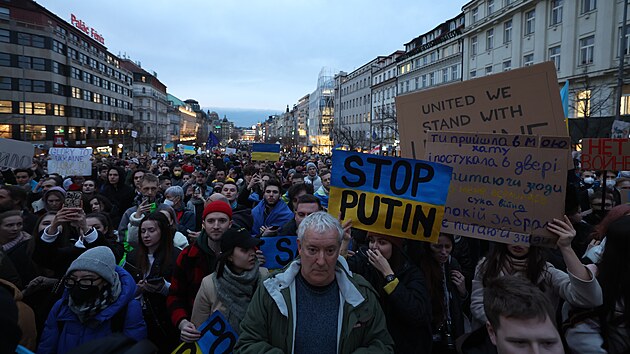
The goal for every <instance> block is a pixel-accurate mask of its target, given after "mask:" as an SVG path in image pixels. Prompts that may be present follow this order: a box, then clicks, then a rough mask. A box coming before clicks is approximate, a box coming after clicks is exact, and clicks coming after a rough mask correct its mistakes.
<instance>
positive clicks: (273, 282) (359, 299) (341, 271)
mask: <svg viewBox="0 0 630 354" xmlns="http://www.w3.org/2000/svg"><path fill="white" fill-rule="evenodd" d="M301 265H302V262H301V259H300V258H299V257H298V258H296V259H295V260H294V261H293V262H291V264H289V266H288V267H287V268H286V269H285V270H284V271H283V272H282V273H278V274H276V275H274V276H272V277H270V278H269V279H267V280H265V281H264V282H263V285H264V286H265V289H267V292H268V293H269V296H271V298H272V299H273V300H274V302H275V303H276V305H277V306H278V309H279V310H280V313H281V314H282V315H284V316H285V317H289V309H288V306H287V303H286V301H285V300H284V297H283V296H282V290H284V289H286V288H289V291H290V292H291V299H295V294H294V292H295V286H294V282H295V277H296V276H297V274H298V272H299V271H300V268H301ZM351 278H352V272H351V271H350V268H349V267H348V262H346V259H345V258H344V257H341V256H339V257H338V258H337V266H336V268H335V280H336V281H337V285H338V286H339V292H340V293H341V299H342V303H341V304H342V305H343V301H345V302H347V303H349V304H350V305H352V306H353V307H357V306H359V305H360V304H362V303H363V302H364V301H365V298H364V297H363V295H361V293H360V292H359V290H358V289H357V288H356V286H355V285H354V284H353V283H352V281H351V280H350V279H351Z"/></svg>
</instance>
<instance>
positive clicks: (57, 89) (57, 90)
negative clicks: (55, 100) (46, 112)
mask: <svg viewBox="0 0 630 354" xmlns="http://www.w3.org/2000/svg"><path fill="white" fill-rule="evenodd" d="M52 92H53V93H54V94H56V95H61V96H64V95H65V86H63V85H61V84H59V83H57V82H53V84H52Z"/></svg>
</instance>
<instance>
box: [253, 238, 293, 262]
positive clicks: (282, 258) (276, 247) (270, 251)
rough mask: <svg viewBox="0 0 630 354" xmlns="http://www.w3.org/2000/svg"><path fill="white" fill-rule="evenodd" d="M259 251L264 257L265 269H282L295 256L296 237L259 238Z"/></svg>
mask: <svg viewBox="0 0 630 354" xmlns="http://www.w3.org/2000/svg"><path fill="white" fill-rule="evenodd" d="M260 239H261V240H262V241H263V243H261V244H260V246H259V247H260V250H261V251H262V253H263V255H265V267H266V268H268V269H282V268H284V266H286V265H287V264H289V263H291V261H292V260H293V259H295V257H296V256H297V236H274V237H261V238H260Z"/></svg>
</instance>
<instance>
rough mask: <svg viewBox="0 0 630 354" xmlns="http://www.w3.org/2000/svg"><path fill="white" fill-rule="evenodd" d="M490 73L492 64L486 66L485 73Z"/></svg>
mask: <svg viewBox="0 0 630 354" xmlns="http://www.w3.org/2000/svg"><path fill="white" fill-rule="evenodd" d="M490 74H492V65H489V66H486V75H490Z"/></svg>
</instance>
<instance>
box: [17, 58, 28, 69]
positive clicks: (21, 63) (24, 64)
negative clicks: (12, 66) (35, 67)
mask: <svg viewBox="0 0 630 354" xmlns="http://www.w3.org/2000/svg"><path fill="white" fill-rule="evenodd" d="M18 68H22V69H30V68H31V57H25V56H23V55H20V56H18Z"/></svg>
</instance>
